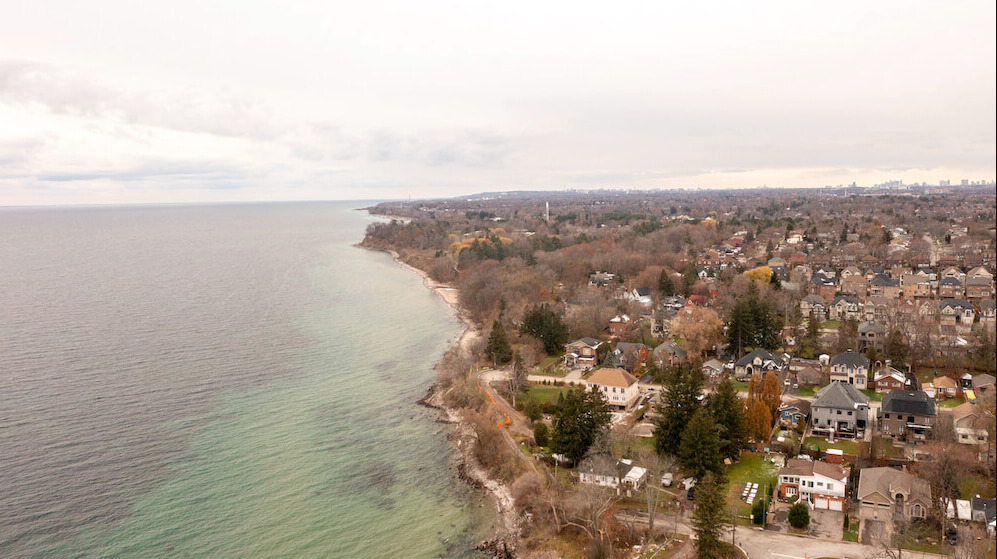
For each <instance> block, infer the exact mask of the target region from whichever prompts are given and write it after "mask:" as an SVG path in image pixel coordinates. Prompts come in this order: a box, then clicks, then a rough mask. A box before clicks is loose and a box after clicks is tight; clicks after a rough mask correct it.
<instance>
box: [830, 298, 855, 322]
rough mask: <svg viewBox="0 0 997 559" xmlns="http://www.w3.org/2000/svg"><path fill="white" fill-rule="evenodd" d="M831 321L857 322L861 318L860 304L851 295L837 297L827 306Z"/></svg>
mask: <svg viewBox="0 0 997 559" xmlns="http://www.w3.org/2000/svg"><path fill="white" fill-rule="evenodd" d="M827 316H828V318H830V319H831V320H858V319H859V318H861V316H862V303H859V300H858V299H856V298H855V297H852V296H851V295H839V296H837V297H835V298H834V299H832V300H831V304H830V305H828V306H827Z"/></svg>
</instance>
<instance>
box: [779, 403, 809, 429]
mask: <svg viewBox="0 0 997 559" xmlns="http://www.w3.org/2000/svg"><path fill="white" fill-rule="evenodd" d="M778 414H779V422H780V423H781V424H782V425H784V426H787V427H796V426H797V425H803V424H805V423H806V422H807V421H808V420H809V419H810V402H809V401H807V400H803V399H799V398H794V399H792V400H789V401H788V402H786V403H784V404H782V405H780V406H779V410H778Z"/></svg>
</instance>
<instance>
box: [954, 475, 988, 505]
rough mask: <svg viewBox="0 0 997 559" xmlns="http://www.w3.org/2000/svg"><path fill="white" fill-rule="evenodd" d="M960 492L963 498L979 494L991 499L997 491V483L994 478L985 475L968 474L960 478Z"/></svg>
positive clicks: (970, 497)
mask: <svg viewBox="0 0 997 559" xmlns="http://www.w3.org/2000/svg"><path fill="white" fill-rule="evenodd" d="M959 493H960V496H961V497H962V498H963V499H967V500H968V499H972V498H973V497H975V496H977V495H979V496H980V497H983V498H984V499H991V498H993V497H994V495H995V493H997V485H995V484H994V481H993V480H992V479H988V478H986V477H984V476H977V475H967V476H963V477H961V478H960V479H959Z"/></svg>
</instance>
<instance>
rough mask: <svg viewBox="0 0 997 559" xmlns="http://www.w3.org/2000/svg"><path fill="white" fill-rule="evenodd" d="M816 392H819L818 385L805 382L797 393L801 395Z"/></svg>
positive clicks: (810, 394) (811, 394) (809, 394)
mask: <svg viewBox="0 0 997 559" xmlns="http://www.w3.org/2000/svg"><path fill="white" fill-rule="evenodd" d="M816 393H817V387H816V386H813V385H811V384H805V385H803V386H801V387H800V390H799V392H797V394H799V395H800V396H813V395H814V394H816Z"/></svg>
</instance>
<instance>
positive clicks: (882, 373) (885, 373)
mask: <svg viewBox="0 0 997 559" xmlns="http://www.w3.org/2000/svg"><path fill="white" fill-rule="evenodd" d="M886 377H892V378H895V379H897V380H899V381H900V382H901V383H904V384H906V383H907V375H905V374H904V373H903V372H902V371H898V370H897V369H895V368H893V367H886V368H885V369H880V370H878V371H876V374H875V375H874V376H873V381H874V382H879V381H880V380H881V379H884V378H886Z"/></svg>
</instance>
